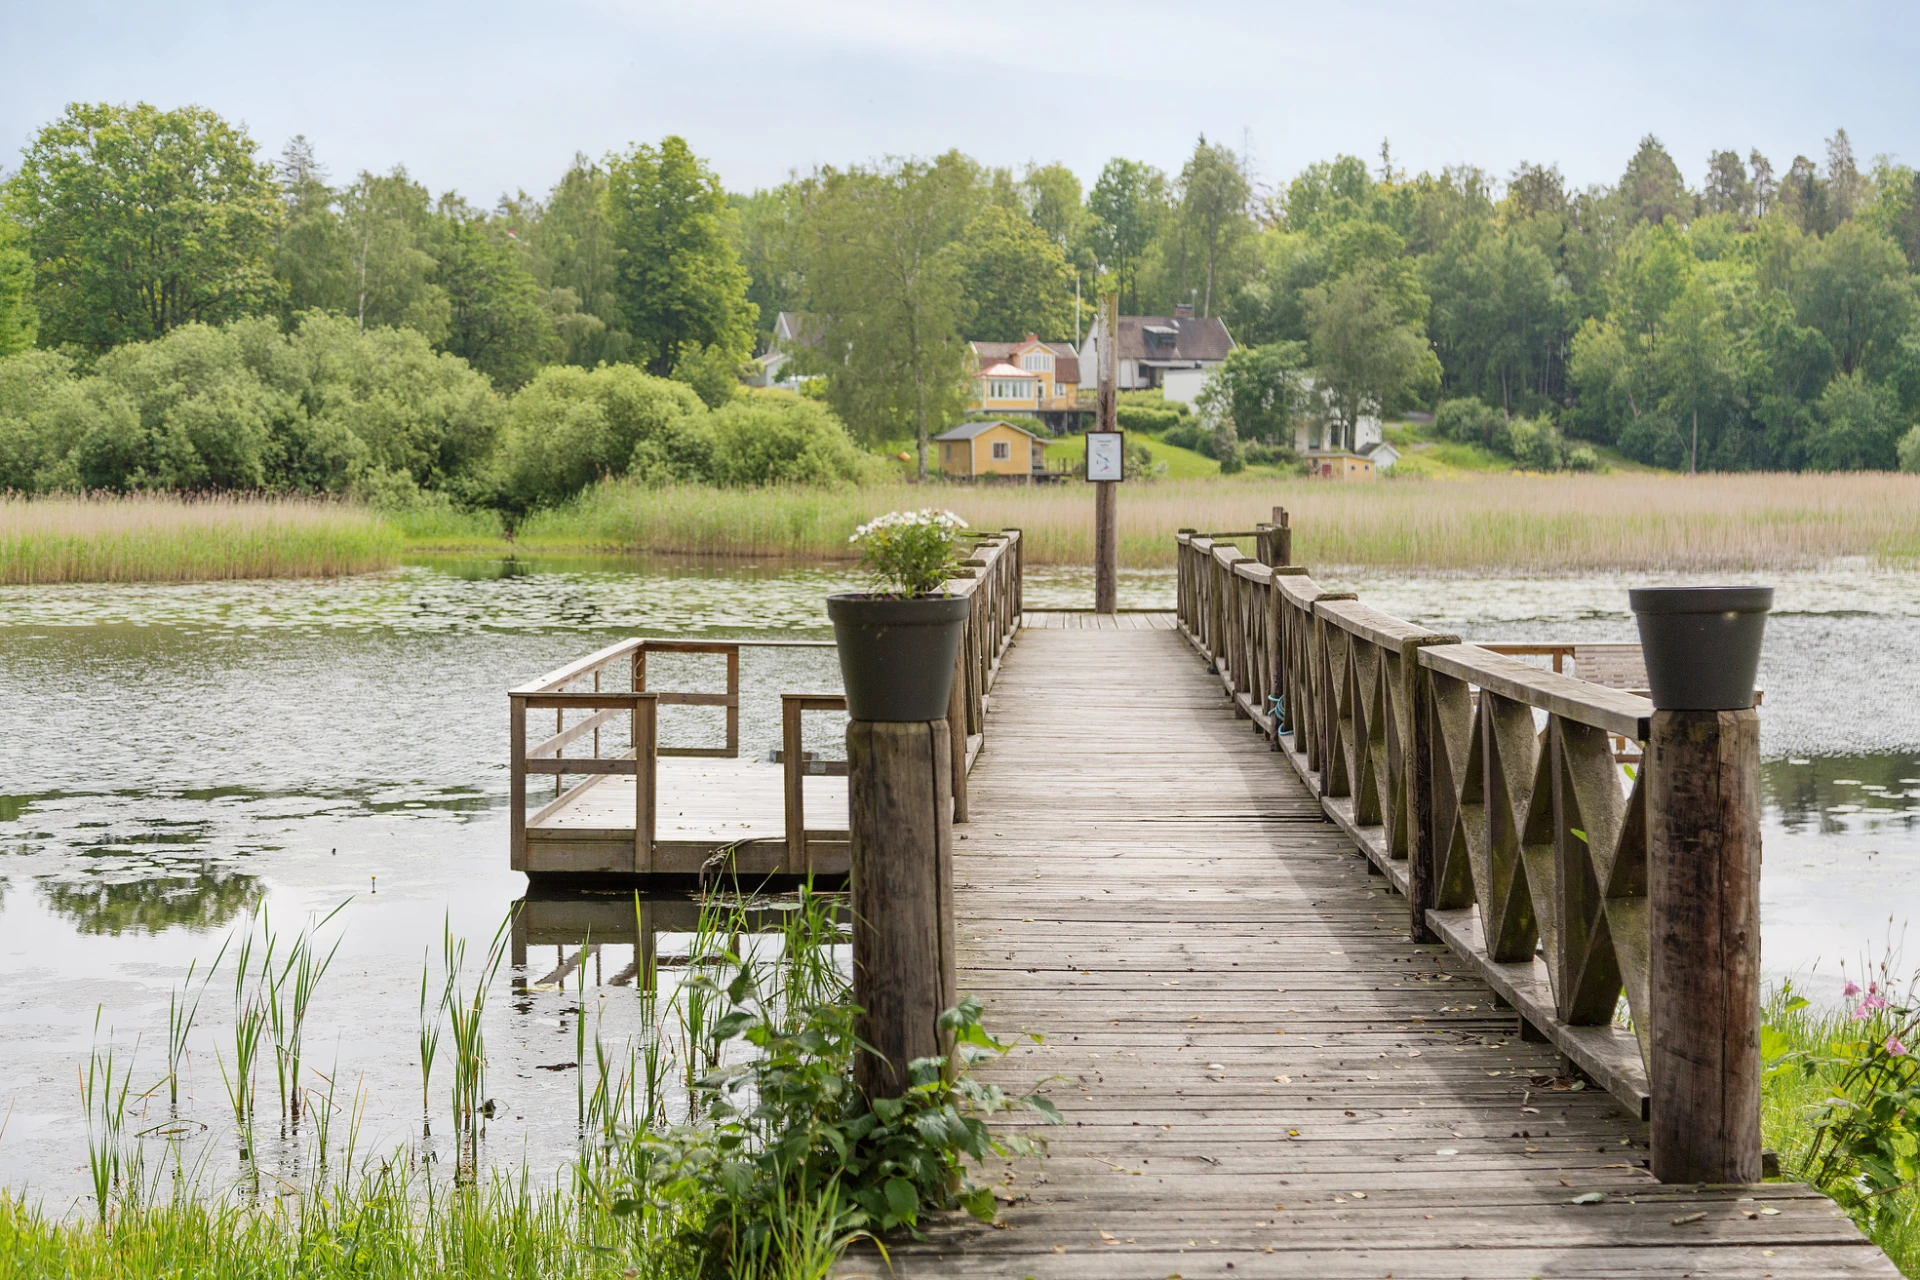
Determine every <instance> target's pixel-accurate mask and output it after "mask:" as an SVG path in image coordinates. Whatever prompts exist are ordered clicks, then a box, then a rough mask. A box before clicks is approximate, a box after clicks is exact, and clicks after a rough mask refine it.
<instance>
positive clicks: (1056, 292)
mask: <svg viewBox="0 0 1920 1280" xmlns="http://www.w3.org/2000/svg"><path fill="white" fill-rule="evenodd" d="M956 252H957V253H958V255H959V260H960V278H961V283H962V287H963V288H964V289H965V291H966V296H967V302H968V304H969V309H970V313H971V314H970V315H969V318H968V320H967V324H966V335H967V336H968V337H969V338H979V339H983V340H986V341H989V342H1016V341H1018V340H1019V339H1020V338H1021V337H1023V336H1024V335H1026V334H1029V333H1037V334H1039V335H1040V336H1041V337H1043V338H1058V337H1061V336H1063V335H1066V334H1071V333H1072V332H1073V270H1072V268H1070V267H1069V266H1068V265H1067V259H1066V255H1065V254H1064V253H1063V252H1062V250H1061V248H1060V246H1059V244H1057V243H1056V242H1055V241H1054V240H1053V239H1051V238H1050V237H1049V236H1048V235H1047V233H1046V232H1045V231H1044V230H1042V229H1041V228H1040V227H1039V226H1037V225H1035V224H1034V223H1032V222H1030V221H1028V220H1027V219H1026V218H1025V217H1024V216H1022V215H1021V214H1019V213H1017V212H1015V211H1014V210H1011V209H1008V208H1005V207H1003V206H1001V205H997V204H990V205H988V206H987V207H986V208H984V209H982V210H981V211H980V214H979V216H978V217H976V218H974V220H973V221H972V222H970V223H968V224H967V229H966V231H965V232H963V233H962V234H961V237H960V242H959V244H958V245H957V246H956Z"/></svg>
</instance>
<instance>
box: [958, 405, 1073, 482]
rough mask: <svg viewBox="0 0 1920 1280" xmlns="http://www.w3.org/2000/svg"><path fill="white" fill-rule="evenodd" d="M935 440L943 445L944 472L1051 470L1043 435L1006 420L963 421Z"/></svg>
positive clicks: (1013, 473) (1022, 474)
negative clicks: (1041, 440)
mask: <svg viewBox="0 0 1920 1280" xmlns="http://www.w3.org/2000/svg"><path fill="white" fill-rule="evenodd" d="M934 441H935V443H937V444H938V445H939V446H940V458H939V466H940V473H941V474H942V475H948V476H963V477H966V478H968V479H977V478H980V477H983V476H1018V477H1022V478H1031V477H1032V476H1033V475H1034V474H1035V473H1036V472H1043V471H1045V470H1046V469H1047V447H1046V446H1045V445H1044V444H1042V443H1041V442H1040V438H1039V437H1038V436H1036V435H1034V434H1033V432H1031V431H1028V430H1027V429H1026V428H1025V427H1016V426H1014V425H1013V423H1011V422H1008V421H1006V420H1005V419H997V420H994V421H989V422H963V423H961V424H960V425H959V426H957V427H955V428H954V429H953V430H951V431H943V432H941V433H940V434H939V435H937V436H935V437H934Z"/></svg>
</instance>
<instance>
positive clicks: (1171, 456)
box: [1047, 431, 1220, 480]
mask: <svg viewBox="0 0 1920 1280" xmlns="http://www.w3.org/2000/svg"><path fill="white" fill-rule="evenodd" d="M1130 443H1134V444H1140V445H1144V446H1146V449H1147V452H1148V453H1150V454H1152V455H1153V461H1154V463H1155V464H1159V463H1162V462H1164V463H1166V464H1167V469H1166V472H1165V473H1164V478H1166V479H1168V480H1205V479H1209V478H1211V477H1217V476H1218V475H1219V474H1220V464H1219V463H1218V462H1216V461H1214V460H1213V459H1212V458H1209V457H1208V456H1207V455H1206V454H1204V453H1195V452H1194V451H1193V450H1191V449H1182V448H1181V447H1180V446H1178V445H1172V444H1168V443H1166V442H1165V441H1164V440H1162V439H1160V437H1158V436H1155V435H1149V434H1148V433H1146V432H1144V431H1135V432H1131V433H1130ZM1063 459H1064V460H1065V465H1066V466H1069V467H1072V468H1074V469H1076V470H1077V469H1079V468H1080V467H1083V466H1085V465H1086V461H1087V438H1086V437H1085V436H1084V435H1078V436H1066V437H1064V438H1062V439H1059V440H1049V441H1048V442H1047V465H1048V466H1049V467H1057V466H1060V465H1062V460H1063Z"/></svg>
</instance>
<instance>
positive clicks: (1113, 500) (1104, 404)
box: [1093, 293, 1126, 613]
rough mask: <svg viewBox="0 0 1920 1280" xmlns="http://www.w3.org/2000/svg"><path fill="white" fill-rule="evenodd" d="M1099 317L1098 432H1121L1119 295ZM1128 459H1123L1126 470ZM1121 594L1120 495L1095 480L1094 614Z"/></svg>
mask: <svg viewBox="0 0 1920 1280" xmlns="http://www.w3.org/2000/svg"><path fill="white" fill-rule="evenodd" d="M1100 314H1101V317H1102V319H1103V321H1104V323H1105V325H1106V341H1104V342H1102V343H1101V344H1100V350H1099V352H1098V355H1099V360H1100V392H1099V400H1098V401H1097V402H1096V403H1097V407H1098V418H1097V421H1098V424H1099V427H1098V429H1099V430H1101V431H1118V430H1119V429H1120V399H1119V396H1120V391H1119V379H1120V295H1119V294H1117V293H1103V294H1101V295H1100ZM1125 465H1126V463H1125V459H1124V458H1123V459H1122V460H1121V466H1122V468H1123V469H1124V467H1125ZM1119 595H1120V533H1119V493H1118V492H1117V488H1116V486H1115V484H1114V482H1112V481H1108V480H1102V481H1096V482H1095V483H1094V486H1093V611H1094V612H1095V613H1112V612H1114V610H1115V609H1116V608H1117V607H1118V604H1119Z"/></svg>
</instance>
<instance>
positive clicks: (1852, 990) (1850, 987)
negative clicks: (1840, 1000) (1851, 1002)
mask: <svg viewBox="0 0 1920 1280" xmlns="http://www.w3.org/2000/svg"><path fill="white" fill-rule="evenodd" d="M1840 994H1841V995H1843V996H1857V995H1859V994H1860V984H1859V983H1857V982H1851V981H1850V982H1848V983H1847V986H1846V990H1844V991H1842V992H1841V993H1840Z"/></svg>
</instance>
